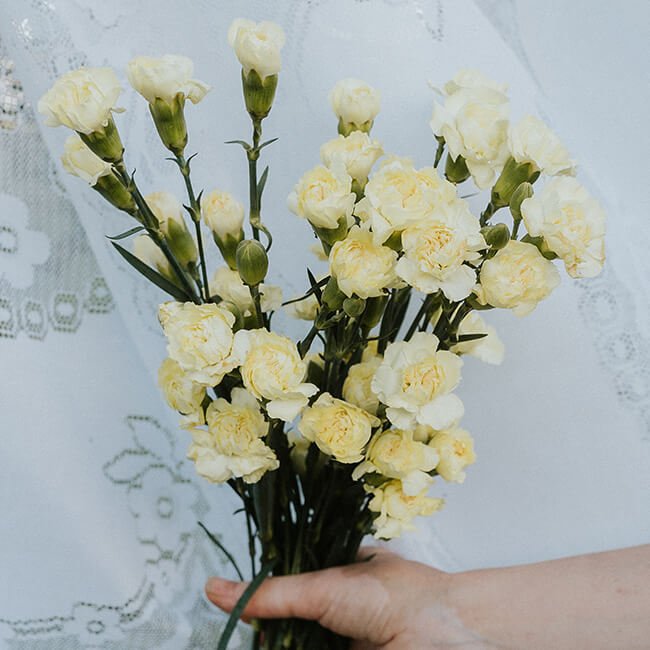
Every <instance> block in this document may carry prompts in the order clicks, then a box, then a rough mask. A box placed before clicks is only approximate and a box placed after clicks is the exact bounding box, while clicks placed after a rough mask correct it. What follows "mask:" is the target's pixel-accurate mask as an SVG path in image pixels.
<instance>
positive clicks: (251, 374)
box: [233, 329, 318, 422]
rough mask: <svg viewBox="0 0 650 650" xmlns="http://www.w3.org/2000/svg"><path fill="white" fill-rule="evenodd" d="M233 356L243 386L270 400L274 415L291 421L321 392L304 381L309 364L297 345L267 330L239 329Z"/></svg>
mask: <svg viewBox="0 0 650 650" xmlns="http://www.w3.org/2000/svg"><path fill="white" fill-rule="evenodd" d="M233 356H234V358H235V359H236V360H237V365H241V368H240V372H241V376H242V380H243V382H244V386H245V387H246V388H247V389H248V390H249V391H250V392H251V393H252V394H253V395H254V396H255V397H257V398H258V399H264V400H268V403H267V404H266V410H267V412H268V414H269V416H270V417H271V418H277V419H280V420H284V421H285V422H291V420H293V419H294V418H295V417H296V416H297V415H298V414H299V413H300V411H302V409H304V408H305V406H307V403H308V401H309V397H311V396H312V395H313V394H314V393H316V392H317V391H318V388H316V386H314V385H313V384H309V383H304V379H305V375H306V373H307V363H306V362H305V360H304V359H301V358H300V355H299V354H298V349H297V348H296V344H295V343H294V342H293V341H292V340H291V339H289V338H287V337H286V336H280V335H279V334H275V333H274V332H268V331H267V330H265V329H257V330H240V331H239V332H237V334H236V335H235V344H234V355H233Z"/></svg>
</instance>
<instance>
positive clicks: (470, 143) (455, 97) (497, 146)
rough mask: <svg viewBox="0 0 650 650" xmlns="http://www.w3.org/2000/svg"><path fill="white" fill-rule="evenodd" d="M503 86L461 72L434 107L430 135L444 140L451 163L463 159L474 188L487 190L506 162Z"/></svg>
mask: <svg viewBox="0 0 650 650" xmlns="http://www.w3.org/2000/svg"><path fill="white" fill-rule="evenodd" d="M508 115H509V103H508V96H507V95H506V86H504V85H501V84H498V83H496V82H494V81H492V80H491V79H488V78H487V77H485V76H483V75H482V74H481V73H480V72H477V71H474V70H461V71H460V72H459V73H458V74H457V75H456V76H455V77H454V79H453V80H452V81H450V82H448V83H447V84H445V87H444V92H443V102H442V103H441V104H437V103H436V104H435V105H434V107H433V116H432V118H431V123H430V124H431V129H432V131H433V133H434V134H435V135H437V136H439V137H442V138H444V139H445V142H446V144H447V149H448V151H449V154H450V155H451V157H452V159H453V160H456V159H457V157H458V156H462V157H463V158H464V159H465V162H466V163H467V168H468V169H469V172H470V173H471V175H472V178H473V179H474V182H475V183H476V185H477V186H478V187H479V188H481V189H484V188H487V187H489V186H490V185H491V184H492V181H493V180H494V177H495V174H496V172H498V171H500V170H501V168H502V167H503V165H504V163H505V161H506V160H507V158H508V147H507V135H508Z"/></svg>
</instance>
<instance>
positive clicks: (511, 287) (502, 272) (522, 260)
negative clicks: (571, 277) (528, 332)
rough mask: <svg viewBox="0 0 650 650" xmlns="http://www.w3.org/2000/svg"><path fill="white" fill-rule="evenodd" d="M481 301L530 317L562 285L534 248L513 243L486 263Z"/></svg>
mask: <svg viewBox="0 0 650 650" xmlns="http://www.w3.org/2000/svg"><path fill="white" fill-rule="evenodd" d="M479 279H480V284H481V286H480V287H479V288H478V290H477V295H478V298H479V300H481V301H482V302H484V303H487V304H490V305H492V306H493V307H501V308H503V309H512V311H513V312H514V313H515V314H516V315H517V316H526V314H530V312H531V311H533V309H535V307H536V306H537V303H539V302H540V301H542V300H544V298H546V297H547V296H548V295H549V294H550V293H551V291H553V289H555V287H557V286H558V284H560V274H559V273H558V271H557V269H556V268H555V266H553V263H552V262H549V261H548V260H546V259H544V258H543V257H542V255H541V253H540V252H539V251H538V250H537V248H536V247H535V246H533V245H532V244H528V243H525V242H520V241H516V240H511V241H509V242H508V244H507V245H506V247H505V248H502V249H501V250H500V251H498V252H497V254H496V255H495V256H494V257H493V258H491V259H489V260H486V261H485V262H484V263H483V267H482V268H481V273H480V276H479Z"/></svg>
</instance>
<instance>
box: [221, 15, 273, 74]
mask: <svg viewBox="0 0 650 650" xmlns="http://www.w3.org/2000/svg"><path fill="white" fill-rule="evenodd" d="M228 43H229V44H230V46H231V47H232V48H233V49H234V50H235V54H236V55H237V58H238V59H239V62H240V63H241V64H242V67H243V68H244V72H245V73H246V74H248V73H249V72H250V71H251V70H255V72H257V74H258V75H259V76H260V78H261V79H262V80H264V79H265V78H266V77H269V76H271V75H276V74H278V72H280V67H281V64H282V61H281V58H280V50H281V49H282V48H283V47H284V43H285V35H284V31H283V29H282V27H280V25H277V24H276V23H272V22H268V21H264V22H261V23H256V22H254V21H252V20H246V19H245V18H237V19H236V20H234V21H233V22H232V24H231V25H230V28H229V29H228Z"/></svg>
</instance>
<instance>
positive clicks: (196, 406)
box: [158, 357, 205, 419]
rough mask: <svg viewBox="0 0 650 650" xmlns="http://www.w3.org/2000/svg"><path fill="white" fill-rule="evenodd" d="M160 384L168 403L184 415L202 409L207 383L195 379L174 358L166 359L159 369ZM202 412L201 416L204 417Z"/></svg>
mask: <svg viewBox="0 0 650 650" xmlns="http://www.w3.org/2000/svg"><path fill="white" fill-rule="evenodd" d="M158 385H159V386H160V388H161V390H162V392H163V395H164V396H165V399H166V400H167V404H169V406H170V407H171V408H173V409H174V410H175V411H178V412H179V413H181V414H182V415H193V414H195V413H197V412H198V411H201V404H202V402H203V400H204V398H205V385H203V384H198V383H197V382H195V381H193V380H192V378H191V377H190V376H188V375H187V373H185V371H184V370H183V369H182V368H181V367H180V365H179V364H178V362H176V361H174V359H171V358H169V357H168V358H167V359H165V360H164V361H163V362H162V364H161V366H160V368H159V370H158ZM202 417H203V416H202V414H201V418H199V419H202Z"/></svg>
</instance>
